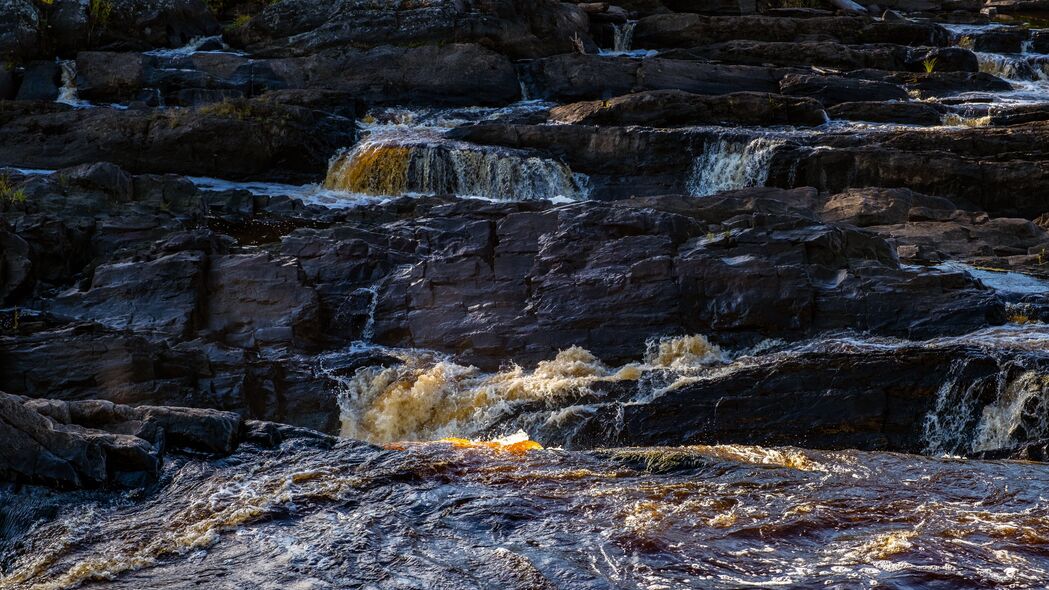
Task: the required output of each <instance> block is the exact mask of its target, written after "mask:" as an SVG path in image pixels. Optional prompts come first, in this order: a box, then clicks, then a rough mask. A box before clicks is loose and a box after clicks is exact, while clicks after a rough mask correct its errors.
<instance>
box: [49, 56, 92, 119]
mask: <svg viewBox="0 0 1049 590" xmlns="http://www.w3.org/2000/svg"><path fill="white" fill-rule="evenodd" d="M58 67H59V68H60V69H61V70H62V87H61V88H59V90H58V98H57V99H55V102H58V103H61V104H67V105H69V106H71V107H76V108H86V107H89V106H91V103H89V102H87V101H84V100H80V97H79V96H78V95H77V88H76V62H75V61H73V60H71V59H67V60H59V61H58Z"/></svg>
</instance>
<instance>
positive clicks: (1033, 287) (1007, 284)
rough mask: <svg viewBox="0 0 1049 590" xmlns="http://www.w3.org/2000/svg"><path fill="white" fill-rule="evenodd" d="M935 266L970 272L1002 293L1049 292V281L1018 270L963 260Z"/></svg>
mask: <svg viewBox="0 0 1049 590" xmlns="http://www.w3.org/2000/svg"><path fill="white" fill-rule="evenodd" d="M934 268H938V269H940V270H945V271H961V272H965V273H968V274H969V275H970V276H972V277H973V278H975V279H977V280H979V281H980V282H981V283H983V284H984V285H987V286H988V287H990V288H992V289H994V290H995V291H999V292H1001V293H1008V294H1012V295H1045V294H1049V282H1047V281H1044V280H1041V279H1037V278H1035V277H1032V276H1028V275H1025V274H1021V273H1018V272H1008V271H995V270H985V269H980V268H976V267H974V266H971V265H968V264H963V263H961V262H945V263H943V264H940V265H937V266H936V267H934Z"/></svg>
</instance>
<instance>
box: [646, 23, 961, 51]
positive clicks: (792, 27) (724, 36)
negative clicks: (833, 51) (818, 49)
mask: <svg viewBox="0 0 1049 590" xmlns="http://www.w3.org/2000/svg"><path fill="white" fill-rule="evenodd" d="M735 40H750V41H772V42H805V41H814V40H822V41H828V40H829V41H834V42H837V43H845V44H862V43H893V44H896V45H911V46H931V47H945V46H947V45H950V35H949V34H948V33H947V31H946V30H945V29H943V28H942V27H940V26H938V25H933V24H925V23H910V22H883V21H876V20H874V19H871V18H869V17H852V16H844V17H824V18H819V17H817V18H787V17H778V18H777V17H767V16H739V17H718V16H713V17H707V16H700V15H695V14H666V15H664V14H657V15H653V16H649V17H647V18H643V19H641V20H640V22H638V24H637V29H636V31H635V32H634V43H635V44H636V45H637V46H638V47H644V48H646V49H662V48H677V47H696V46H699V45H707V44H710V43H721V42H725V41H735Z"/></svg>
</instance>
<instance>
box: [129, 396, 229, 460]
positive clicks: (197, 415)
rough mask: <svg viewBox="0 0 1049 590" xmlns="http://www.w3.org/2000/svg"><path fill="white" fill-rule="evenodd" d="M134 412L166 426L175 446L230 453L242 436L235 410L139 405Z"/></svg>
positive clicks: (167, 433)
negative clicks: (223, 410) (221, 410)
mask: <svg viewBox="0 0 1049 590" xmlns="http://www.w3.org/2000/svg"><path fill="white" fill-rule="evenodd" d="M132 415H133V416H135V418H137V419H138V420H142V421H151V422H155V423H156V424H157V425H158V426H159V427H160V428H163V429H164V436H165V440H166V441H167V442H168V444H170V445H174V446H176V447H184V448H188V449H193V450H197V451H204V452H208V453H217V454H221V455H228V454H230V453H232V452H233V451H234V449H236V447H237V443H238V442H239V438H240V428H241V417H240V416H239V415H237V414H234V413H233V412H218V411H215V410H202V409H199V408H170V407H157V406H139V407H137V408H134V409H133V411H132Z"/></svg>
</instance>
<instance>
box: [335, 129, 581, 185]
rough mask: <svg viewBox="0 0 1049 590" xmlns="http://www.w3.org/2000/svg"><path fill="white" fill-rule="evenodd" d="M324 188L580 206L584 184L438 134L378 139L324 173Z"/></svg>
mask: <svg viewBox="0 0 1049 590" xmlns="http://www.w3.org/2000/svg"><path fill="white" fill-rule="evenodd" d="M324 184H325V187H326V188H329V189H334V190H344V191H349V192H353V193H358V194H368V195H384V196H399V195H405V194H451V195H456V196H460V197H477V198H484V199H492V200H499V201H532V200H542V199H551V200H555V199H562V200H572V201H575V200H583V199H585V198H586V196H587V179H586V178H585V177H583V176H581V175H576V174H573V172H572V170H571V169H569V168H568V166H566V165H565V164H563V163H561V162H558V161H556V160H552V159H549V158H543V157H539V156H536V155H533V154H531V153H528V152H524V151H520V150H511V149H505V148H497V147H491V146H479V145H474V144H468V143H465V142H456V141H448V140H445V139H443V138H441V137H440V134H439V133H433V132H430V133H420V132H418V130H417V131H416V132H415V134H414V135H413V134H411V133H409V134H408V135H405V134H403V133H400V132H395V133H392V134H387V133H377V134H375V135H373V136H372V137H370V138H368V139H367V140H364V141H362V142H361V143H360V144H359V145H358V146H357V147H355V148H354V149H352V150H351V151H349V152H346V153H344V154H342V155H340V156H337V157H336V158H335V160H334V161H333V162H332V164H331V165H330V166H329V168H328V176H327V179H326V180H325V183H324Z"/></svg>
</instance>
